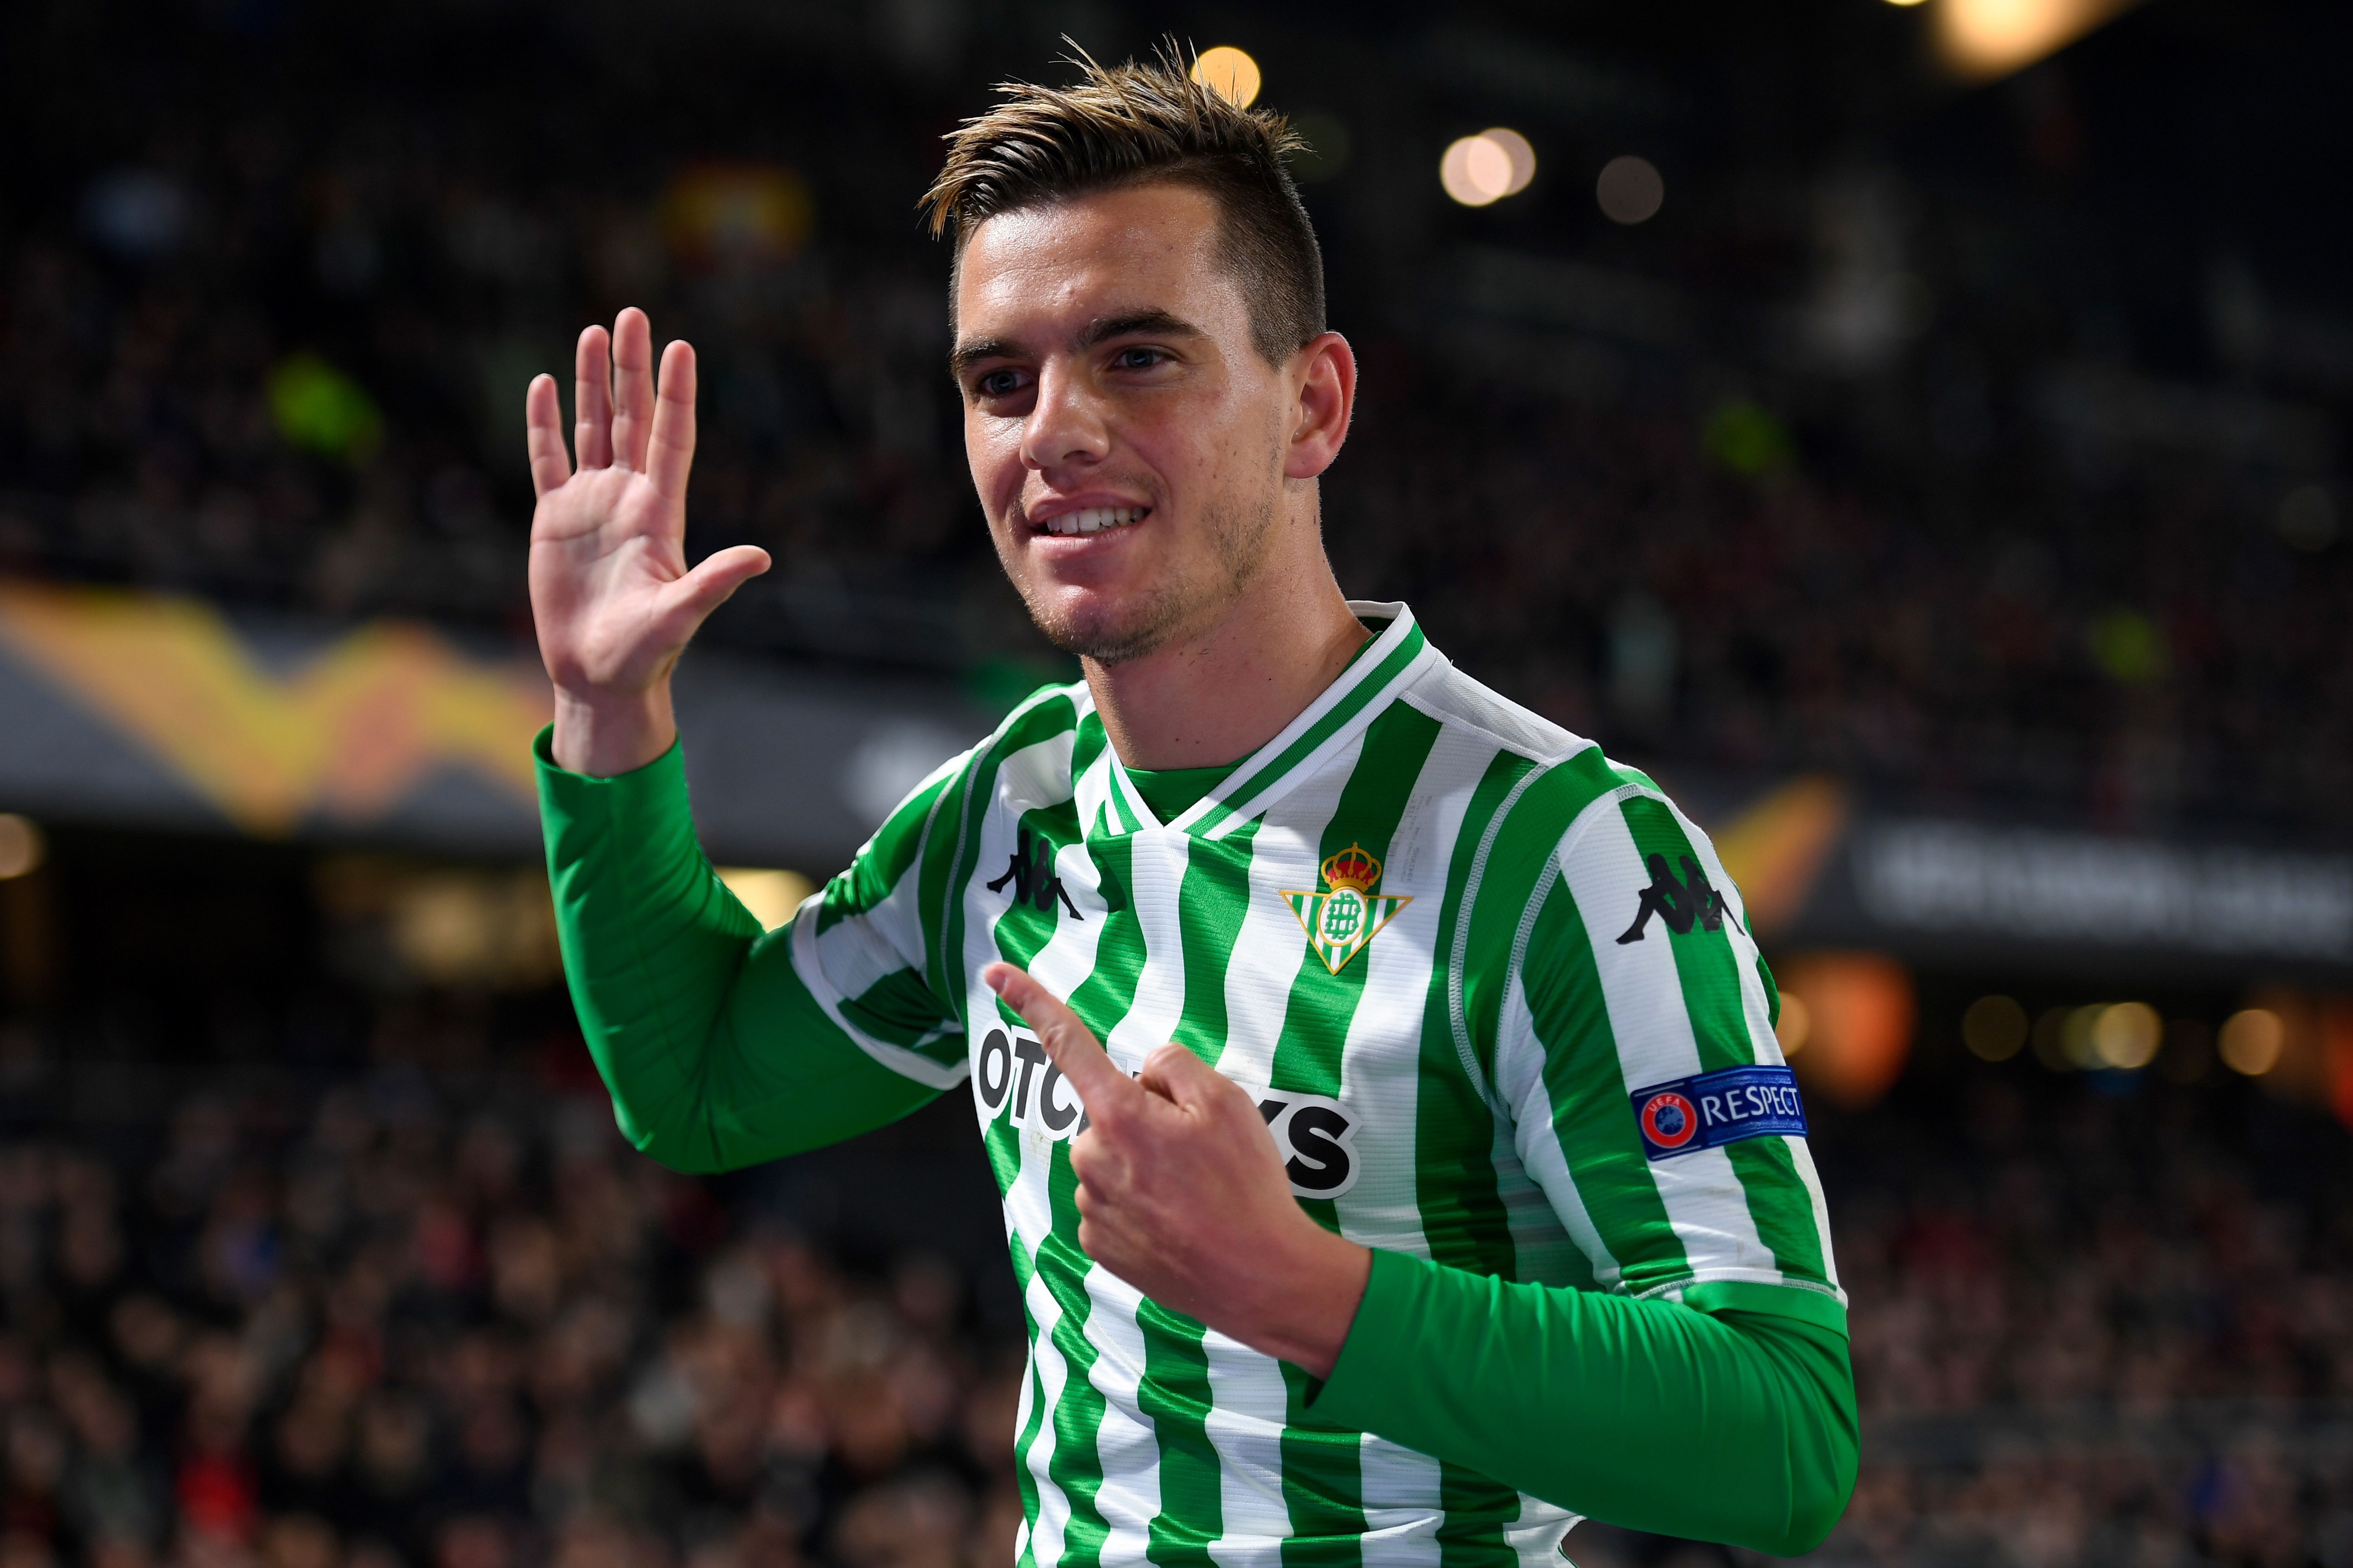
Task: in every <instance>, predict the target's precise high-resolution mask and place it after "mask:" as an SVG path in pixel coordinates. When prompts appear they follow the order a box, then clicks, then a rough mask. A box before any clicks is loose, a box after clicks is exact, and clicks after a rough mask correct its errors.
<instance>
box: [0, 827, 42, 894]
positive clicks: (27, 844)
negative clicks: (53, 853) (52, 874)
mask: <svg viewBox="0 0 2353 1568" xmlns="http://www.w3.org/2000/svg"><path fill="white" fill-rule="evenodd" d="M46 852H47V844H46V843H45V842H44V840H43V838H42V837H41V830H40V828H39V827H38V826H36V825H35V824H34V823H33V822H32V821H31V819H29V818H27V817H22V816H16V814H14V813H13V812H12V813H8V814H6V815H0V881H5V880H7V879H11V878H14V877H23V876H26V875H29V874H30V873H32V872H35V871H37V870H39V869H40V868H41V861H42V858H44V856H45V854H46Z"/></svg>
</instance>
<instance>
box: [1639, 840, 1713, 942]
mask: <svg viewBox="0 0 2353 1568" xmlns="http://www.w3.org/2000/svg"><path fill="white" fill-rule="evenodd" d="M1643 864H1644V865H1645V866H1647V867H1648V868H1650V872H1651V885H1650V886H1649V887H1647V888H1644V889H1641V890H1640V891H1639V892H1638V893H1637V894H1636V898H1635V908H1634V923H1633V924H1632V925H1630V926H1628V927H1627V928H1626V931H1625V934H1624V935H1622V936H1620V938H1619V939H1618V945H1619V946H1620V947H1623V946H1625V945H1626V944H1627V943H1628V942H1640V941H1641V940H1642V937H1643V933H1644V931H1645V928H1647V927H1648V926H1649V925H1650V923H1651V916H1652V915H1656V916H1658V917H1659V918H1660V919H1661V920H1662V921H1666V922H1667V929H1668V930H1669V931H1672V932H1674V933H1675V934H1676V935H1677V936H1689V935H1690V934H1691V931H1692V927H1693V926H1694V924H1696V925H1697V926H1698V927H1699V928H1700V930H1702V931H1722V930H1723V929H1724V917H1725V914H1726V913H1727V912H1728V911H1727V910H1726V909H1725V902H1724V895H1723V894H1722V893H1719V892H1717V891H1716V890H1715V888H1714V886H1712V885H1711V884H1710V883H1709V881H1708V879H1707V873H1706V872H1705V871H1704V870H1703V869H1701V868H1700V863H1699V862H1698V861H1697V860H1695V859H1694V858H1692V857H1690V856H1688V855H1686V856H1684V857H1683V880H1682V881H1680V882H1678V881H1676V880H1675V874H1674V873H1673V872H1672V871H1671V870H1669V869H1668V868H1667V858H1666V857H1665V856H1663V855H1652V856H1650V857H1649V858H1646V859H1645V860H1644V861H1643Z"/></svg>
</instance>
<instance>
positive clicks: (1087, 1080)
mask: <svg viewBox="0 0 2353 1568" xmlns="http://www.w3.org/2000/svg"><path fill="white" fill-rule="evenodd" d="M980 978H981V980H982V981H983V982H984V983H985V984H987V986H988V988H989V989H990V990H991V991H994V992H996V993H997V994H998V995H999V996H1002V997H1004V998H1005V1004H1006V1005H1007V1006H1008V1007H1010V1008H1012V1009H1013V1010H1014V1011H1015V1012H1016V1013H1018V1014H1020V1015H1021V1021H1022V1022H1023V1023H1025V1024H1027V1025H1029V1026H1030V1027H1031V1028H1033V1029H1035V1030H1037V1031H1038V1043H1039V1045H1042V1046H1044V1047H1046V1055H1047V1056H1048V1057H1049V1058H1051V1060H1052V1061H1053V1064H1054V1065H1055V1066H1056V1067H1058V1068H1060V1069H1061V1071H1062V1076H1063V1077H1064V1078H1065V1079H1069V1080H1070V1085H1071V1088H1072V1089H1076V1090H1077V1091H1078V1095H1079V1099H1080V1100H1081V1101H1082V1103H1083V1104H1084V1105H1085V1106H1086V1108H1087V1115H1088V1117H1089V1119H1090V1120H1092V1121H1097V1122H1100V1121H1103V1113H1104V1112H1105V1111H1111V1112H1113V1113H1114V1114H1116V1113H1117V1112H1118V1111H1119V1110H1123V1109H1124V1108H1126V1107H1129V1106H1132V1105H1134V1103H1135V1102H1136V1101H1138V1100H1141V1099H1142V1098H1143V1094H1144V1091H1143V1090H1142V1089H1138V1088H1136V1087H1135V1084H1134V1080H1133V1079H1130V1078H1129V1077H1128V1076H1127V1075H1126V1074H1125V1073H1124V1072H1122V1071H1120V1070H1119V1068H1117V1067H1115V1066H1113V1063H1112V1059H1111V1058H1110V1057H1109V1056H1107V1055H1105V1054H1104V1052H1103V1044H1102V1042H1101V1041H1099V1040H1097V1039H1096V1038H1095V1037H1094V1031H1093V1030H1092V1029H1090V1028H1088V1027H1087V1026H1086V1025H1084V1024H1083V1023H1081V1022H1080V1021H1079V1016H1078V1015H1077V1014H1076V1013H1073V1012H1071V1010H1070V1009H1069V1008H1068V1007H1066V1006H1064V1005H1062V1003H1061V1001H1060V998H1058V997H1057V996H1056V995H1055V994H1053V993H1052V992H1050V991H1049V990H1047V989H1046V988H1045V987H1044V986H1043V985H1040V984H1038V982H1037V981H1035V980H1033V979H1031V978H1030V977H1029V973H1027V972H1026V971H1024V970H1020V969H1017V968H1015V967H1014V966H1013V965H1012V964H1010V963H992V964H990V965H989V966H988V967H987V968H986V969H984V970H982V971H981V972H980Z"/></svg>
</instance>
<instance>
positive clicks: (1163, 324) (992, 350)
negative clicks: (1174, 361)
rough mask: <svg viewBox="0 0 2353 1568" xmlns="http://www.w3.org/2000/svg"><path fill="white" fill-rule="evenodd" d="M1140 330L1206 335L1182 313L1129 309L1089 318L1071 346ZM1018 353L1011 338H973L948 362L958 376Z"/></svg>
mask: <svg viewBox="0 0 2353 1568" xmlns="http://www.w3.org/2000/svg"><path fill="white" fill-rule="evenodd" d="M1139 332H1150V333H1153V334H1155V335H1156V336H1160V337H1167V338H1198V337H1201V336H1203V335H1205V334H1204V333H1203V332H1202V331H1201V329H1200V328H1198V327H1197V326H1195V325H1194V324H1193V323H1192V322H1190V321H1187V320H1185V318H1184V317H1182V316H1178V315H1176V314H1173V313H1171V312H1170V311H1167V310H1130V311H1129V312H1127V313H1126V314H1125V315H1124V316H1103V317H1099V318H1097V319H1096V320H1094V321H1089V322H1088V323H1087V324H1086V326H1085V328H1084V329H1083V330H1082V331H1080V333H1079V335H1078V338H1077V340H1076V342H1073V343H1072V344H1071V346H1072V347H1073V348H1076V349H1079V350H1081V351H1082V352H1083V351H1085V350H1087V349H1091V348H1093V347H1095V346H1096V345H1098V344H1100V343H1106V342H1110V341H1111V340H1112V339H1113V338H1124V337H1132V336H1134V335H1135V334H1137V333H1139ZM1020 354H1021V348H1020V345H1019V344H1018V343H1016V342H1013V341H1012V340H1011V339H1010V338H976V339H974V340H973V341H972V342H964V343H958V344H957V345H956V346H955V352H953V353H950V354H949V355H948V366H949V368H950V369H951V370H952V371H953V372H955V374H957V375H958V376H961V375H963V374H964V373H965V372H966V371H968V370H970V369H971V368H972V367H973V366H974V365H976V364H978V363H980V362H981V361H983V360H991V359H1018V358H1019V357H1020Z"/></svg>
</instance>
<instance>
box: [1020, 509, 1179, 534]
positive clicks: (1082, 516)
mask: <svg viewBox="0 0 2353 1568" xmlns="http://www.w3.org/2000/svg"><path fill="white" fill-rule="evenodd" d="M1151 513H1152V509H1151V508H1150V507H1148V506H1088V507H1081V508H1079V509H1078V510H1075V511H1065V512H1057V513H1056V514H1055V515H1053V516H1052V517H1048V518H1042V519H1040V520H1039V521H1036V522H1033V523H1032V524H1031V525H1030V529H1029V531H1030V532H1032V533H1038V534H1051V535H1053V536H1055V537H1056V538H1060V539H1076V538H1080V537H1082V536H1083V535H1087V534H1094V533H1109V532H1111V531H1113V530H1115V529H1122V528H1133V527H1134V526H1135V525H1136V524H1137V523H1139V522H1142V521H1144V520H1145V518H1146V517H1148V516H1150V515H1151Z"/></svg>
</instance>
